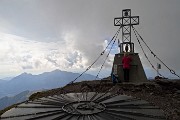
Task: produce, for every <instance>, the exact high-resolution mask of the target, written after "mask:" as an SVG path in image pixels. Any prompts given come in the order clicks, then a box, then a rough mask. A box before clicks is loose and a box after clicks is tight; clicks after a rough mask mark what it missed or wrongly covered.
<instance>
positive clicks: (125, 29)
mask: <svg viewBox="0 0 180 120" xmlns="http://www.w3.org/2000/svg"><path fill="white" fill-rule="evenodd" d="M133 25H139V16H131V9H124V10H122V17H117V18H114V26H122V43H121V44H120V45H119V47H120V53H122V52H124V48H125V47H126V48H128V49H127V50H128V51H129V52H134V43H133V42H131V27H132V26H133Z"/></svg>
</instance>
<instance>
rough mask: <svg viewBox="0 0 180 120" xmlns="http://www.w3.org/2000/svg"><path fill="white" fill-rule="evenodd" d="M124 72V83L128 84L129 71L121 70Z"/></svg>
mask: <svg viewBox="0 0 180 120" xmlns="http://www.w3.org/2000/svg"><path fill="white" fill-rule="evenodd" d="M123 71H124V81H125V82H129V69H123Z"/></svg>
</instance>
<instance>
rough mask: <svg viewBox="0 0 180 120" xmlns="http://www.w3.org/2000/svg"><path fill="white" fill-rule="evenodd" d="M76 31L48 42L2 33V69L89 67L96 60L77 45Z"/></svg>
mask: <svg viewBox="0 0 180 120" xmlns="http://www.w3.org/2000/svg"><path fill="white" fill-rule="evenodd" d="M75 35H76V34H73V33H70V32H69V33H64V35H63V36H62V37H61V40H59V41H57V42H49V43H47V42H37V41H33V40H28V39H26V38H23V37H19V36H16V35H11V34H5V33H0V51H1V53H0V68H1V69H0V73H2V72H5V71H6V72H9V73H11V72H12V73H13V72H16V73H19V72H24V71H26V72H34V71H50V70H53V69H57V68H58V69H62V70H67V71H68V70H74V69H79V70H80V71H81V70H82V68H83V69H85V68H86V67H88V65H90V64H91V63H92V61H89V60H88V55H87V54H85V53H84V52H83V50H82V49H81V48H79V49H78V47H76V45H77V43H76V42H77V36H75ZM99 46H103V43H102V45H100V43H99ZM102 48H103V47H102ZM99 53H100V52H99ZM92 59H94V60H95V59H96V58H94V57H93V58H92ZM99 64H100V63H99Z"/></svg>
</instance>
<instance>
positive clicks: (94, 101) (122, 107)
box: [1, 92, 165, 120]
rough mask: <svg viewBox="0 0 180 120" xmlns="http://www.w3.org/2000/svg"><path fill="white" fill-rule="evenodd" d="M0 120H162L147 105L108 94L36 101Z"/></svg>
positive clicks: (158, 110)
mask: <svg viewBox="0 0 180 120" xmlns="http://www.w3.org/2000/svg"><path fill="white" fill-rule="evenodd" d="M1 119H4V120H163V119H165V117H164V114H163V112H162V111H161V110H160V109H159V108H158V107H156V106H153V105H151V104H150V103H148V102H147V101H144V100H140V99H136V98H133V97H130V96H126V95H118V94H110V93H95V92H87V93H68V94H60V95H55V96H49V97H46V98H45V97H44V98H40V99H37V100H34V101H28V102H26V103H22V104H20V105H18V106H17V107H16V108H12V109H10V110H9V111H7V112H5V113H4V114H3V115H2V116H1Z"/></svg>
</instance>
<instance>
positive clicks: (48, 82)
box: [0, 70, 95, 98]
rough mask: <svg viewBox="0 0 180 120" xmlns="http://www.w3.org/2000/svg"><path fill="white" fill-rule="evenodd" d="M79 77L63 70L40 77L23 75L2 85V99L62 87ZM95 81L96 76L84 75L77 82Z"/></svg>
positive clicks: (0, 94)
mask: <svg viewBox="0 0 180 120" xmlns="http://www.w3.org/2000/svg"><path fill="white" fill-rule="evenodd" d="M79 75H80V74H79V73H72V72H66V71H61V70H54V71H52V72H45V73H42V74H39V75H32V74H27V73H23V74H21V75H19V76H17V77H14V78H13V79H12V80H10V81H7V82H3V83H2V84H0V98H2V97H4V96H14V95H16V94H18V93H20V92H22V91H26V90H29V91H34V90H41V89H52V88H57V87H62V86H64V85H66V84H68V83H69V82H71V81H72V80H74V79H75V78H76V77H78V76H79ZM93 79H95V76H93V75H89V74H84V75H83V76H82V77H80V78H78V79H77V81H81V80H93Z"/></svg>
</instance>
